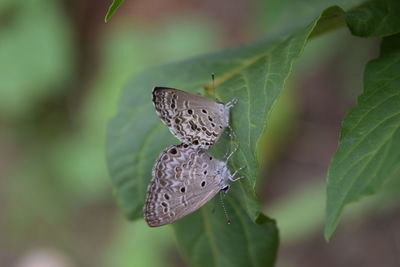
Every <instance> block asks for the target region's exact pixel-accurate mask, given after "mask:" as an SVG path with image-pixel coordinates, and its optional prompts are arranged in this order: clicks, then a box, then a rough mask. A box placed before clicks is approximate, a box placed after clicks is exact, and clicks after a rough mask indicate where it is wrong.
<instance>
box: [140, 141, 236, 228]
mask: <svg viewBox="0 0 400 267" xmlns="http://www.w3.org/2000/svg"><path fill="white" fill-rule="evenodd" d="M231 155H232V153H231ZM228 159H229V157H228ZM238 171H239V170H238ZM238 171H236V172H235V173H233V174H231V173H230V171H229V169H228V166H227V163H226V162H223V161H220V160H217V159H214V158H213V157H212V156H210V155H209V154H207V153H206V152H205V151H204V150H202V149H198V148H194V147H192V146H188V145H186V144H181V145H177V146H170V147H168V148H167V149H165V150H164V151H163V152H162V153H161V154H160V156H159V157H158V159H157V160H156V163H155V165H154V168H153V173H152V174H153V178H152V180H151V182H150V184H149V186H148V189H147V199H146V203H145V206H144V218H145V220H146V222H147V224H148V225H149V226H152V227H155V226H161V225H165V224H168V223H172V222H174V221H176V220H178V219H180V218H182V217H184V216H186V215H188V214H189V213H191V212H193V211H195V210H197V209H199V208H200V207H202V206H203V205H204V204H206V203H207V202H208V201H209V200H210V199H212V198H213V197H214V196H215V195H216V194H217V193H218V192H220V191H221V190H222V191H225V192H226V191H227V190H228V189H229V184H228V181H236V180H238V179H240V178H241V177H239V178H235V176H236V174H237V172H238Z"/></svg>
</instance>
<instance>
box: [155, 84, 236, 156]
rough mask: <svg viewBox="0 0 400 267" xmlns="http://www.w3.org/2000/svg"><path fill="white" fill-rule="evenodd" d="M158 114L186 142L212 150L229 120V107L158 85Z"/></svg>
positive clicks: (156, 93) (156, 105) (156, 103)
mask: <svg viewBox="0 0 400 267" xmlns="http://www.w3.org/2000/svg"><path fill="white" fill-rule="evenodd" d="M153 104H154V107H155V109H156V112H157V114H158V116H159V117H160V118H161V120H162V121H163V122H164V123H165V124H166V125H167V126H168V128H169V129H170V131H171V133H172V134H173V135H174V136H176V137H177V138H178V139H179V140H180V141H181V142H182V143H186V144H191V145H194V146H195V147H200V148H203V149H208V148H209V147H210V146H212V145H213V144H214V143H215V142H216V141H217V140H218V138H219V137H220V136H221V134H222V132H223V131H224V129H225V127H227V126H228V123H229V107H226V106H225V105H224V104H222V103H217V102H215V101H212V100H210V99H208V98H205V97H202V96H199V95H195V94H190V93H187V92H184V91H181V90H178V89H173V88H167V87H155V88H154V89H153Z"/></svg>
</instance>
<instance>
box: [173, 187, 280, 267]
mask: <svg viewBox="0 0 400 267" xmlns="http://www.w3.org/2000/svg"><path fill="white" fill-rule="evenodd" d="M239 194H241V191H240V190H238V188H232V191H230V192H229V195H228V196H227V197H225V199H224V201H225V204H226V205H225V208H226V210H227V213H228V216H229V217H230V219H231V224H227V223H226V218H225V216H224V212H223V209H222V207H221V203H220V200H219V197H216V198H215V199H214V200H213V201H210V203H208V204H206V205H205V206H204V207H203V208H202V209H201V210H200V212H194V213H192V214H190V215H188V216H186V217H185V218H183V219H181V220H179V221H177V222H176V223H174V230H175V235H176V237H177V240H178V244H179V248H180V250H181V252H182V254H183V255H184V257H186V258H187V259H188V261H189V262H190V263H191V265H192V266H260V267H261V266H273V264H274V262H275V259H276V254H277V250H278V231H277V228H276V224H275V221H274V220H271V219H269V218H267V217H265V216H264V215H260V217H259V218H258V219H257V221H256V224H255V223H253V222H252V221H251V220H250V218H249V217H248V216H246V215H245V213H246V211H245V210H244V209H243V207H242V206H241V205H240V202H239V201H240V197H238V196H239ZM193 222H199V223H198V224H197V225H193Z"/></svg>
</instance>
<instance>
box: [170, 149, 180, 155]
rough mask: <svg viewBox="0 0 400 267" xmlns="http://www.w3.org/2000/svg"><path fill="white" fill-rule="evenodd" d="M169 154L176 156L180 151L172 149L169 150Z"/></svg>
mask: <svg viewBox="0 0 400 267" xmlns="http://www.w3.org/2000/svg"><path fill="white" fill-rule="evenodd" d="M169 153H171V154H173V155H175V154H176V153H178V151H177V150H176V148H171V149H170V150H169Z"/></svg>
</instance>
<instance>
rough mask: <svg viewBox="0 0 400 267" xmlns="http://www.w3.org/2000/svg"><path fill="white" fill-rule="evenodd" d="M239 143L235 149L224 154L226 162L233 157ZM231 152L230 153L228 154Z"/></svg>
mask: <svg viewBox="0 0 400 267" xmlns="http://www.w3.org/2000/svg"><path fill="white" fill-rule="evenodd" d="M238 148H239V145H236V146H235V148H234V149H233V151H231V152H230V153H229V152H227V153H226V154H225V156H224V158H226V160H225V162H228V161H229V159H230V158H231V157H232V155H233V154H234V153H235V152H236V151H237V150H238ZM228 153H229V154H228Z"/></svg>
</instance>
